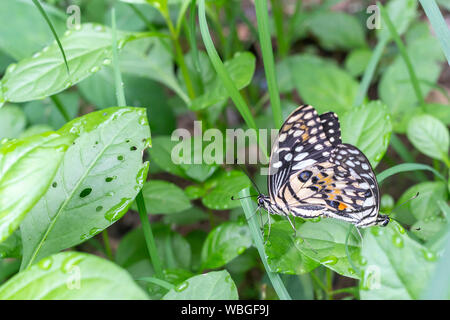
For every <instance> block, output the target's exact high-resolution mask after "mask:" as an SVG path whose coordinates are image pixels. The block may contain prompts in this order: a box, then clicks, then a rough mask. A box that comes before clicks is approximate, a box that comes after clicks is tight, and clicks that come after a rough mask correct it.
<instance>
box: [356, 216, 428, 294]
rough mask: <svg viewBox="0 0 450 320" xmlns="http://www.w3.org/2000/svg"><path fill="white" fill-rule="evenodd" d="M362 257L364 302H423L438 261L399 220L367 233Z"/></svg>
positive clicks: (362, 292) (361, 288) (361, 289)
mask: <svg viewBox="0 0 450 320" xmlns="http://www.w3.org/2000/svg"><path fill="white" fill-rule="evenodd" d="M361 255H362V257H363V260H362V261H363V275H362V279H361V282H360V295H361V299H364V300H373V299H381V300H396V299H420V297H421V294H422V293H423V290H424V289H425V287H426V285H427V284H428V281H429V279H430V276H431V275H432V274H433V270H434V269H435V265H436V262H435V261H436V260H437V258H436V255H435V254H434V253H433V252H432V251H429V250H428V249H426V248H425V247H423V246H421V245H420V244H419V243H417V242H416V241H414V240H412V239H411V238H409V237H408V235H407V234H406V232H405V230H404V229H403V227H402V226H400V225H399V224H398V223H397V222H395V221H391V223H390V224H389V225H388V226H387V227H385V228H382V227H372V228H371V229H370V230H368V231H367V232H365V234H364V245H363V247H362V252H361ZM412 279H414V281H411V280H412Z"/></svg>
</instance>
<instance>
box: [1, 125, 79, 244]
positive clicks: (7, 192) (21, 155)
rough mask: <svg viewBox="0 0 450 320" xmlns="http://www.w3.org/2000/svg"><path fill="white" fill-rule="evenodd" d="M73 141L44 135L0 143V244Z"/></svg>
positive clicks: (46, 184) (44, 186)
mask: <svg viewBox="0 0 450 320" xmlns="http://www.w3.org/2000/svg"><path fill="white" fill-rule="evenodd" d="M74 138H75V137H74V136H72V135H67V136H61V135H59V134H57V133H54V132H48V133H44V134H41V135H36V136H32V137H29V138H24V139H20V140H11V141H8V142H5V143H3V144H0V242H2V241H3V240H5V239H6V238H8V237H9V236H10V235H11V234H12V233H13V232H14V230H16V229H17V228H18V227H19V225H20V223H21V222H22V220H23V219H24V218H25V216H26V214H27V213H28V212H29V211H30V210H31V208H33V206H34V205H35V204H36V203H37V202H38V201H39V199H40V198H41V197H42V196H43V195H44V194H45V193H46V192H47V189H48V188H49V186H50V184H51V182H52V180H53V177H54V176H55V174H56V172H57V170H58V166H59V164H60V163H61V161H62V159H63V157H64V152H65V151H66V149H67V148H68V147H69V145H70V144H71V143H72V140H73V139H74Z"/></svg>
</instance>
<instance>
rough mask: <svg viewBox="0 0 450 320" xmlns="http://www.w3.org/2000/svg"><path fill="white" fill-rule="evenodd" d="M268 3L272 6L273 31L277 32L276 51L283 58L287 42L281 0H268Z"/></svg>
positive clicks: (285, 53)
mask: <svg viewBox="0 0 450 320" xmlns="http://www.w3.org/2000/svg"><path fill="white" fill-rule="evenodd" d="M256 2H258V1H256ZM255 4H256V3H255ZM270 4H271V6H272V15H273V20H274V22H275V31H276V33H277V42H278V53H279V54H280V57H281V58H284V57H285V56H286V55H287V53H288V51H287V50H288V44H287V40H286V36H285V31H284V17H283V1H282V0H270Z"/></svg>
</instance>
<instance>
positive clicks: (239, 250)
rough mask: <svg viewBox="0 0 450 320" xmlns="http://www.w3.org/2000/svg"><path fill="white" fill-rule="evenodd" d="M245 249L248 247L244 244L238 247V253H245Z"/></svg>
mask: <svg viewBox="0 0 450 320" xmlns="http://www.w3.org/2000/svg"><path fill="white" fill-rule="evenodd" d="M245 250H247V247H244V246H242V247H239V248H238V249H237V254H243V253H244V252H245Z"/></svg>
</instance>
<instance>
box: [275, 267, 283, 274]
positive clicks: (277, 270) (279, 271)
mask: <svg viewBox="0 0 450 320" xmlns="http://www.w3.org/2000/svg"><path fill="white" fill-rule="evenodd" d="M275 272H276V273H281V272H283V269H281V268H280V267H278V268H277V269H276V270H275Z"/></svg>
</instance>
